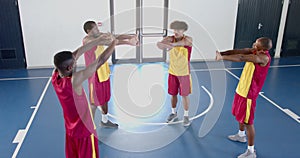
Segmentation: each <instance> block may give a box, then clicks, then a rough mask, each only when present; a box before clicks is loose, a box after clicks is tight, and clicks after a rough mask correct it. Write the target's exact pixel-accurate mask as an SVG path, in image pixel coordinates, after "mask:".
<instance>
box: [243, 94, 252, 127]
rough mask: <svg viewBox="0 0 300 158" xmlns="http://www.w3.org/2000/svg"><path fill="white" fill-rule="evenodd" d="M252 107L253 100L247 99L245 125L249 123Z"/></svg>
mask: <svg viewBox="0 0 300 158" xmlns="http://www.w3.org/2000/svg"><path fill="white" fill-rule="evenodd" d="M251 105H252V100H251V99H247V109H246V117H245V120H244V122H245V123H248V122H249V118H250V111H251Z"/></svg>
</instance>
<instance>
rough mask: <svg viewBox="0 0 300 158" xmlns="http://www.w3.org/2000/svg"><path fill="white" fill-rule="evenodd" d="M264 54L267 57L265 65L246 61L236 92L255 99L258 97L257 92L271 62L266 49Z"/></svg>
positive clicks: (261, 85)
mask: <svg viewBox="0 0 300 158" xmlns="http://www.w3.org/2000/svg"><path fill="white" fill-rule="evenodd" d="M265 54H266V55H267V56H268V57H269V62H268V63H267V65H266V66H261V65H260V64H257V63H252V62H246V64H245V66H244V69H243V72H242V74H241V77H240V81H239V84H238V86H237V88H236V93H238V94H239V95H240V96H242V97H244V98H249V99H256V98H257V97H258V94H259V92H260V90H261V89H262V87H263V84H264V82H265V79H266V77H267V74H268V70H269V67H270V63H271V56H270V54H269V51H266V52H265Z"/></svg>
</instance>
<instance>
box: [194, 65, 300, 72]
mask: <svg viewBox="0 0 300 158" xmlns="http://www.w3.org/2000/svg"><path fill="white" fill-rule="evenodd" d="M286 67H287V68H289V67H300V64H299V65H298V64H297V65H274V66H270V68H286ZM243 68H244V67H233V68H225V67H224V68H213V69H191V72H197V71H221V70H241V69H243Z"/></svg>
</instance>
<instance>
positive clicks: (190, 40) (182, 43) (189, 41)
mask: <svg viewBox="0 0 300 158" xmlns="http://www.w3.org/2000/svg"><path fill="white" fill-rule="evenodd" d="M172 45H173V46H174V47H176V46H192V45H193V38H192V37H189V36H186V37H185V38H184V39H183V40H181V41H178V42H174V43H172Z"/></svg>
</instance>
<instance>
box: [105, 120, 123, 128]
mask: <svg viewBox="0 0 300 158" xmlns="http://www.w3.org/2000/svg"><path fill="white" fill-rule="evenodd" d="M101 126H102V127H106V128H118V126H119V125H118V124H116V123H112V122H111V121H110V120H108V121H107V122H106V123H104V122H102V121H101Z"/></svg>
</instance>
